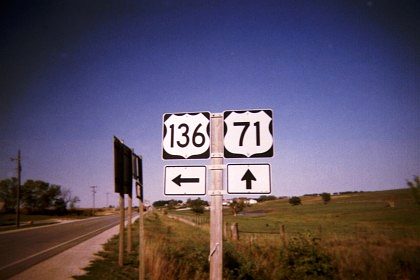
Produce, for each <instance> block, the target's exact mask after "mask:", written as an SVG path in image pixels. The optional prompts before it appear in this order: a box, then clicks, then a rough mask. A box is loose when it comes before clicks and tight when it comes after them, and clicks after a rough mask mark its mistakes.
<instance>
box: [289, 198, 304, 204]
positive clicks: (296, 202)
mask: <svg viewBox="0 0 420 280" xmlns="http://www.w3.org/2000/svg"><path fill="white" fill-rule="evenodd" d="M289 203H290V204H292V205H293V206H294V205H300V204H302V201H301V200H300V197H297V196H292V197H291V198H289Z"/></svg>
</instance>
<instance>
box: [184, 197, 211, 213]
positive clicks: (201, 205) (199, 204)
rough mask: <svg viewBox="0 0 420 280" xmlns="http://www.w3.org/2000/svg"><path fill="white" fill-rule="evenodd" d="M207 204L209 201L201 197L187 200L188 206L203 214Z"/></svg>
mask: <svg viewBox="0 0 420 280" xmlns="http://www.w3.org/2000/svg"><path fill="white" fill-rule="evenodd" d="M207 205H208V203H207V201H204V200H201V199H200V198H197V199H188V200H187V206H188V207H190V208H191V210H192V211H193V212H194V213H196V214H203V213H204V209H205V206H207Z"/></svg>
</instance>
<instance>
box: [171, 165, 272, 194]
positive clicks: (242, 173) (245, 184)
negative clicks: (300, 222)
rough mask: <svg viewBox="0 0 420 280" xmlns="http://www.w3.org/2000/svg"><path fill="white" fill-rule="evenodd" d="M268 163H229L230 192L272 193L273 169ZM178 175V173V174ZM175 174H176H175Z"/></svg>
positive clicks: (228, 189)
mask: <svg viewBox="0 0 420 280" xmlns="http://www.w3.org/2000/svg"><path fill="white" fill-rule="evenodd" d="M270 169H271V168H270V165H269V164H268V163H259V164H228V165H227V172H226V173H227V193H228V194H269V193H271V171H270ZM176 175H177V174H176ZM174 176H175V175H174Z"/></svg>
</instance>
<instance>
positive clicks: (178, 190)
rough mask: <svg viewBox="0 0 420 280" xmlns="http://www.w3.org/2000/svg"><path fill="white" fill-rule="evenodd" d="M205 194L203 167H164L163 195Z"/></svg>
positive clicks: (204, 168) (204, 169)
mask: <svg viewBox="0 0 420 280" xmlns="http://www.w3.org/2000/svg"><path fill="white" fill-rule="evenodd" d="M205 194H206V167H205V166H165V195H205Z"/></svg>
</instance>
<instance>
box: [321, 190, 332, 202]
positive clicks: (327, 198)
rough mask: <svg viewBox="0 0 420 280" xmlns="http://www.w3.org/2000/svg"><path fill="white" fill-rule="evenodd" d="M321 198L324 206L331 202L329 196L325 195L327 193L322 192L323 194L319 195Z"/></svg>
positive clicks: (328, 194)
mask: <svg viewBox="0 0 420 280" xmlns="http://www.w3.org/2000/svg"><path fill="white" fill-rule="evenodd" d="M321 198H322V201H323V202H324V204H327V203H328V202H330V200H331V194H330V193H327V192H323V193H321Z"/></svg>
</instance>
